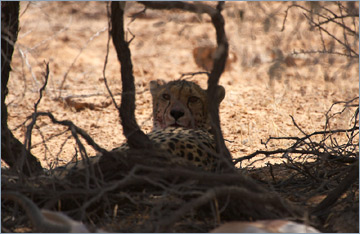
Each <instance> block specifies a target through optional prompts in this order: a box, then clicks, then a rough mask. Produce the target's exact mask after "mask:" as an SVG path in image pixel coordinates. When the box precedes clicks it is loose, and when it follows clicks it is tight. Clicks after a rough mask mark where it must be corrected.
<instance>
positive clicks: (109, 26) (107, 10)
mask: <svg viewBox="0 0 360 234" xmlns="http://www.w3.org/2000/svg"><path fill="white" fill-rule="evenodd" d="M106 12H107V17H108V40H107V42H106V55H105V61H104V68H103V78H104V84H105V87H106V89H107V91H108V92H109V95H110V97H111V100H112V102H113V103H114V105H115V108H116V109H117V110H118V109H119V106H118V105H117V103H116V101H115V98H114V96H113V94H112V92H111V90H110V88H109V86H108V83H107V79H106V75H105V72H106V66H107V63H108V57H109V46H110V37H111V18H110V9H109V2H108V3H106Z"/></svg>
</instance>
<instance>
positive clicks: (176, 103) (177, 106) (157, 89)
mask: <svg viewBox="0 0 360 234" xmlns="http://www.w3.org/2000/svg"><path fill="white" fill-rule="evenodd" d="M150 91H151V94H152V99H153V120H154V126H153V128H154V130H158V129H165V128H167V127H183V128H192V129H205V130H209V129H210V119H209V113H208V106H207V95H206V90H203V89H202V88H201V87H200V86H199V85H197V84H195V83H194V82H190V81H185V80H175V81H171V82H169V83H166V82H165V81H163V80H156V81H151V82H150ZM215 95H216V96H217V104H220V102H221V101H222V100H223V99H224V97H225V89H224V88H223V87H222V86H218V88H217V91H216V94H215Z"/></svg>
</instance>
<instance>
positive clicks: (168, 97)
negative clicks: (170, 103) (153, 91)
mask: <svg viewBox="0 0 360 234" xmlns="http://www.w3.org/2000/svg"><path fill="white" fill-rule="evenodd" d="M162 98H164V99H165V100H170V95H169V94H167V93H164V94H163V95H162Z"/></svg>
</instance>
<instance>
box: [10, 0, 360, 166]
mask: <svg viewBox="0 0 360 234" xmlns="http://www.w3.org/2000/svg"><path fill="white" fill-rule="evenodd" d="M289 4H292V3H291V2H252V3H250V2H249V3H248V2H229V3H226V5H225V6H226V8H225V10H224V12H223V15H224V16H225V20H226V33H227V36H228V38H229V42H230V50H231V53H232V54H234V55H235V56H236V58H237V60H236V61H235V62H233V63H232V64H231V69H229V70H228V71H226V72H225V73H224V74H223V76H222V78H221V80H220V84H221V85H223V86H224V87H225V88H226V97H225V99H224V101H223V102H222V104H221V109H220V112H221V121H222V129H223V133H224V136H225V138H226V139H227V142H226V143H227V146H228V147H229V149H230V151H231V153H232V155H233V157H234V158H238V157H242V156H245V155H248V154H250V153H252V152H254V151H256V150H259V149H264V145H262V144H261V141H265V140H266V139H267V138H268V137H269V136H298V135H301V133H300V132H299V130H297V129H296V128H295V126H294V125H293V124H292V121H291V118H290V115H292V116H293V117H294V119H295V120H296V122H297V123H298V125H299V126H300V127H301V128H302V129H303V130H304V131H305V132H307V133H310V132H313V131H316V130H322V129H323V128H324V124H325V115H324V114H325V113H326V111H327V110H328V109H329V107H330V106H331V104H332V103H333V102H336V101H345V100H350V99H352V98H354V97H356V96H358V93H359V85H358V77H359V74H358V70H359V67H358V60H350V59H348V58H347V57H344V56H334V55H326V54H300V55H296V56H295V55H294V56H291V54H292V52H294V51H297V52H299V51H303V50H304V51H306V50H321V49H322V44H321V37H320V34H319V32H318V31H317V30H314V29H311V28H310V27H309V25H308V23H307V20H306V18H304V16H303V15H302V11H300V10H298V9H296V8H292V9H291V10H290V11H289V15H288V18H287V21H286V23H285V29H284V30H283V31H281V29H282V26H283V19H284V16H285V10H286V8H287V6H288V5H289ZM302 4H303V5H304V6H306V7H309V6H308V5H306V4H305V3H302ZM142 9H143V7H142V6H141V5H137V4H135V3H130V4H129V5H128V10H127V13H126V14H127V16H130V15H131V14H133V13H135V12H138V11H141V10H142ZM106 12H107V11H106V3H105V2H30V3H29V2H21V16H20V32H19V38H18V41H17V43H16V50H15V53H14V56H13V60H12V68H13V72H12V73H11V77H10V80H9V83H8V87H9V90H10V92H9V95H8V96H7V100H6V103H7V104H8V111H9V126H10V129H12V130H13V132H14V134H15V135H16V137H18V138H19V139H20V140H21V141H23V140H24V135H25V131H26V124H28V123H29V121H28V122H26V124H25V125H24V122H25V121H26V118H27V116H29V115H30V114H31V113H32V112H33V110H34V103H35V102H36V101H37V100H38V98H39V90H40V88H41V86H42V84H43V81H44V77H43V73H44V71H45V66H44V61H47V62H49V63H50V79H49V83H48V85H47V87H46V91H45V94H44V97H43V98H42V100H41V103H40V105H39V106H38V111H49V112H51V113H53V114H54V116H55V117H56V118H57V119H58V120H71V121H73V122H74V123H75V124H76V125H77V126H79V127H81V128H83V129H84V130H85V131H86V132H88V133H89V134H90V135H91V137H92V138H93V139H94V140H95V141H96V142H97V143H98V144H99V145H101V146H102V147H104V148H106V149H108V150H110V149H112V148H114V147H117V146H119V145H120V144H121V143H122V142H123V141H124V136H123V135H122V126H121V124H120V122H119V117H118V114H117V111H116V109H115V107H114V105H113V104H111V99H110V98H109V94H108V92H107V90H106V88H105V85H104V79H103V69H104V61H105V56H106V45H107V40H108V33H107V26H108V22H107V13H106ZM240 16H241V17H240ZM126 21H127V24H126V28H127V29H128V34H127V36H128V38H129V39H130V38H132V35H134V36H135V37H134V39H133V40H132V42H131V45H130V49H131V52H132V61H133V65H134V75H135V78H136V90H137V101H136V104H137V110H136V116H137V119H138V123H139V124H140V125H141V127H142V129H143V130H144V131H145V132H149V131H150V130H151V125H152V120H151V101H150V93H149V90H148V83H149V81H150V80H152V79H157V78H162V79H165V80H173V79H177V78H179V77H180V76H181V74H184V73H192V72H197V71H201V68H199V67H197V65H196V64H195V61H194V58H193V56H192V51H193V49H194V48H195V47H197V46H199V45H214V44H215V30H214V29H213V27H212V25H211V23H210V19H209V18H208V17H207V16H200V15H196V14H191V13H183V12H181V11H154V10H148V11H147V14H146V16H143V15H142V16H141V17H139V18H137V19H136V20H135V21H133V22H131V18H130V17H127V19H126ZM355 25H357V27H356V28H358V22H355ZM329 30H330V31H331V32H334V33H336V34H339V35H340V34H341V33H342V32H341V30H336V29H335V28H330V29H329ZM323 39H324V43H325V44H326V45H327V46H328V47H333V49H334V50H336V51H342V48H341V47H340V46H339V44H338V43H336V42H335V41H334V40H333V39H331V38H329V37H327V36H326V35H323ZM356 46H357V42H356V44H355V47H356ZM356 50H357V51H358V48H356ZM279 51H280V52H281V53H282V54H283V57H284V58H285V57H287V56H288V55H289V56H290V57H289V58H291V60H290V62H286V61H287V60H286V61H284V60H283V59H282V58H281V56H280V53H279ZM119 71H120V65H119V62H118V61H117V58H116V54H115V50H114V47H113V45H112V41H110V49H109V58H108V63H107V67H106V79H107V82H108V84H109V86H110V89H111V91H112V92H113V93H114V95H115V99H116V101H117V103H118V104H119V103H120V95H119V94H120V92H121V82H120V74H119ZM192 80H196V81H198V82H199V83H200V84H201V85H202V86H203V87H204V88H206V77H205V76H196V77H194V78H193V79H192ZM66 98H70V99H71V100H72V101H73V102H75V103H80V102H82V103H87V104H94V105H95V108H85V109H82V110H76V108H74V107H72V106H71V105H69V104H67V103H66V102H65V101H64V100H65V99H66ZM68 100H69V99H68ZM352 114H353V113H350V112H349V113H345V114H344V115H342V119H338V121H337V122H334V123H333V125H332V126H333V127H334V128H348V127H349V126H350V122H349V121H350V119H351V116H352ZM65 130H66V129H64V128H63V127H61V126H58V125H54V124H52V123H50V121H49V120H48V119H46V118H40V119H39V120H38V122H37V125H36V129H34V131H33V134H32V144H33V148H32V150H31V151H32V153H33V154H34V155H36V156H37V157H39V158H40V159H41V160H42V164H43V166H44V167H49V166H53V163H59V164H63V163H65V162H68V161H69V160H71V158H72V157H73V156H74V155H75V154H76V150H75V144H74V140H73V139H72V138H71V136H70V133H69V132H66V133H64V134H61V133H62V132H63V131H65ZM56 134H58V135H57V136H56V137H52V136H54V135H56ZM59 134H60V135H59ZM44 140H45V141H46V144H43V143H42V142H43V141H44ZM286 144H288V142H285V141H277V142H274V144H272V145H271V144H270V145H268V149H275V148H281V147H286ZM88 150H89V151H90V153H91V154H92V155H94V154H95V152H94V151H92V150H91V149H90V147H88ZM258 165H260V164H258Z"/></svg>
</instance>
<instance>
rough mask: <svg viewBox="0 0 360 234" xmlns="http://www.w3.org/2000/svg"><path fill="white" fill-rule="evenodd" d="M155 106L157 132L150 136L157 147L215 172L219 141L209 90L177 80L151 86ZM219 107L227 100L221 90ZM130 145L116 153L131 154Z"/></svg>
mask: <svg viewBox="0 0 360 234" xmlns="http://www.w3.org/2000/svg"><path fill="white" fill-rule="evenodd" d="M150 92H151V95H152V102H153V130H152V132H150V133H148V134H147V136H148V137H149V139H150V140H151V141H152V142H153V143H154V145H155V147H157V148H160V149H162V150H164V151H167V152H168V153H170V154H171V155H174V156H176V157H180V158H183V159H186V160H187V161H189V162H191V164H193V165H195V166H197V167H201V168H203V169H205V170H214V169H215V167H216V160H215V157H214V156H215V154H216V150H215V141H214V138H213V136H212V134H211V133H210V131H211V123H210V116H209V111H208V102H207V94H206V90H204V89H202V88H201V87H200V86H199V85H197V84H196V83H194V82H191V81H186V80H175V81H170V82H168V83H167V82H165V81H163V80H154V81H151V82H150ZM214 95H216V101H217V103H216V104H217V105H220V103H221V101H222V100H223V99H224V97H225V89H224V87H222V86H217V89H216V93H215V94H214ZM128 149H129V146H128V145H127V144H124V145H122V146H121V147H119V148H116V149H114V150H115V151H123V150H128Z"/></svg>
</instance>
